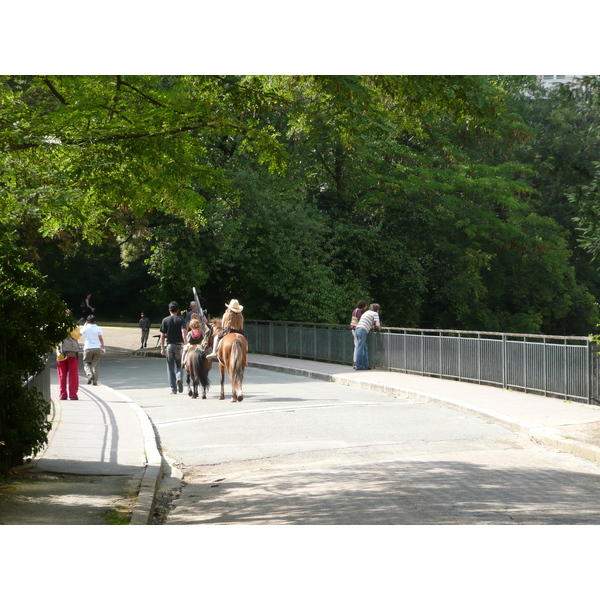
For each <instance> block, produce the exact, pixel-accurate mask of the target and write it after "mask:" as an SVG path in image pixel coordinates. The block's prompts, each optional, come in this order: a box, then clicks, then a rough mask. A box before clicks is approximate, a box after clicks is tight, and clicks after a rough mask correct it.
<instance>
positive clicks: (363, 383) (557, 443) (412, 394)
mask: <svg viewBox="0 0 600 600" xmlns="http://www.w3.org/2000/svg"><path fill="white" fill-rule="evenodd" d="M249 366H250V367H254V368H257V369H265V370H269V371H277V372H279V373H286V374H288V375H298V376H301V377H310V378H311V379H321V380H323V381H330V382H332V383H338V384H340V385H346V386H349V387H360V388H363V389H369V390H373V391H376V392H383V393H385V394H392V395H394V396H397V397H399V398H404V399H406V400H414V401H417V402H428V403H432V404H437V405H439V406H444V407H446V408H451V409H454V410H458V411H461V412H463V413H467V414H470V415H473V416H477V417H481V418H483V419H485V420H486V421H488V422H491V423H496V424H498V425H502V426H504V427H507V428H508V429H511V430H512V431H517V432H519V433H526V434H528V435H530V436H531V437H532V438H533V439H534V440H536V441H537V442H539V443H542V444H544V445H546V446H550V447H552V448H555V449H557V450H560V451H562V452H568V453H569V454H573V455H575V456H578V457H580V458H585V459H586V460H591V461H594V462H600V447H598V446H594V445H592V444H587V443H585V442H580V441H577V440H574V439H570V438H568V437H566V436H564V435H562V434H561V433H560V431H559V430H558V429H553V428H549V427H543V426H541V425H539V424H537V423H531V422H528V421H522V420H519V419H514V418H511V417H508V416H506V415H503V414H501V413H496V412H492V411H487V410H484V409H481V408H478V407H476V406H472V405H470V404H467V403H464V402H458V401H456V400H451V399H449V398H446V397H444V396H439V395H436V394H431V393H427V392H422V391H419V390H414V389H411V388H404V387H401V386H396V385H389V384H385V383H378V382H373V381H368V380H365V379H356V378H354V377H346V376H344V375H330V374H329V373H320V372H317V371H310V370H307V369H299V368H297V367H285V366H281V365H269V364H266V363H260V362H249Z"/></svg>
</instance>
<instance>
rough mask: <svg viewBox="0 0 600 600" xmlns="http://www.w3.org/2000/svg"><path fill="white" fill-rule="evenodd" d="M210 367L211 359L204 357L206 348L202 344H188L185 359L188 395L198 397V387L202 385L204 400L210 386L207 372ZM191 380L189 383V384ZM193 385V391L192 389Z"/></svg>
mask: <svg viewBox="0 0 600 600" xmlns="http://www.w3.org/2000/svg"><path fill="white" fill-rule="evenodd" d="M211 367H212V360H208V359H207V358H206V349H205V348H203V347H202V344H196V345H192V346H190V348H189V350H188V354H187V358H186V360H185V370H186V372H187V384H188V395H189V396H191V397H192V398H197V397H198V387H199V386H200V385H201V386H202V399H203V400H206V392H207V391H208V388H209V387H210V380H209V378H208V372H209V371H210V369H211ZM190 381H191V385H190ZM192 386H193V391H192Z"/></svg>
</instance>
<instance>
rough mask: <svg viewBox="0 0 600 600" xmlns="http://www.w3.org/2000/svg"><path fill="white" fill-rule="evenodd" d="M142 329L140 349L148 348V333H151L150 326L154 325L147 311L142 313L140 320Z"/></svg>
mask: <svg viewBox="0 0 600 600" xmlns="http://www.w3.org/2000/svg"><path fill="white" fill-rule="evenodd" d="M138 325H139V327H140V329H141V330H142V339H141V345H140V350H141V349H142V348H147V347H148V335H149V334H150V327H151V325H152V323H151V322H150V319H149V318H148V317H147V316H146V313H142V314H141V319H140V322H139V323H138Z"/></svg>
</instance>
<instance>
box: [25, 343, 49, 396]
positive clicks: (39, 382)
mask: <svg viewBox="0 0 600 600" xmlns="http://www.w3.org/2000/svg"><path fill="white" fill-rule="evenodd" d="M50 357H51V354H48V355H46V356H45V357H44V368H43V369H42V371H40V372H39V373H36V374H35V375H30V376H28V377H27V380H26V381H25V382H24V384H23V387H24V388H27V389H28V390H31V389H36V390H38V392H40V393H41V394H42V396H43V397H44V400H45V401H46V402H48V403H49V404H50V402H51V396H50Z"/></svg>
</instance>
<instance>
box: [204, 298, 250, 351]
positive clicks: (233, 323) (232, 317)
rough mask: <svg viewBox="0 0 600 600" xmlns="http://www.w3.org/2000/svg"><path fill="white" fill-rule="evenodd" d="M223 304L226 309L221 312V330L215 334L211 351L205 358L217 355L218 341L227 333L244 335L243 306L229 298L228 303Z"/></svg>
mask: <svg viewBox="0 0 600 600" xmlns="http://www.w3.org/2000/svg"><path fill="white" fill-rule="evenodd" d="M225 306H226V307H227V310H226V311H225V313H224V314H223V321H222V323H221V326H222V327H223V330H222V331H221V332H219V334H218V335H216V336H215V338H214V341H213V351H212V352H211V353H210V354H209V355H208V356H207V357H206V358H215V357H216V356H217V350H218V348H219V343H220V342H221V339H222V338H223V337H225V336H226V335H227V334H228V333H240V334H241V335H244V316H243V315H242V311H243V310H244V307H243V306H242V305H241V304H240V303H239V302H238V301H237V300H235V299H233V300H231V302H230V303H229V304H225Z"/></svg>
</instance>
